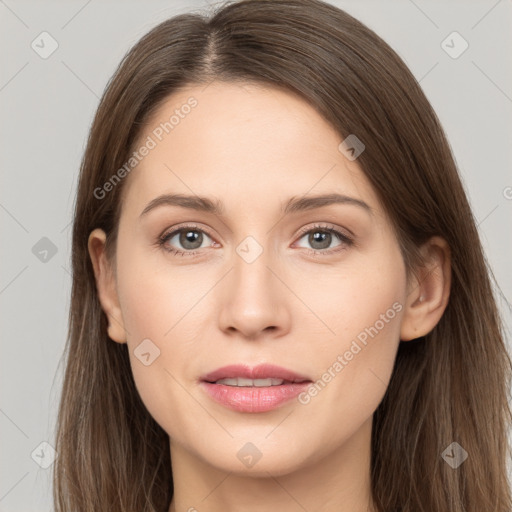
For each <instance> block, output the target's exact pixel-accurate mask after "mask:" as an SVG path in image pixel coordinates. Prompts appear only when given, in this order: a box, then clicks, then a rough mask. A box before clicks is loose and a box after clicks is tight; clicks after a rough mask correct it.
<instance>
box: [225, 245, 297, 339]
mask: <svg viewBox="0 0 512 512" xmlns="http://www.w3.org/2000/svg"><path fill="white" fill-rule="evenodd" d="M271 260H272V258H271V257H270V254H269V253H268V252H267V251H265V250H264V251H263V253H262V254H261V255H260V256H259V257H258V258H257V259H256V260H255V261H252V262H251V263H248V262H247V261H245V260H244V259H243V258H242V257H239V256H238V254H236V255H234V264H233V268H232V270H231V272H229V274H228V275H227V276H226V277H225V278H224V279H223V286H222V289H221V291H220V293H221V295H222V297H221V311H220V314H219V317H218V318H219V327H220V329H221V330H222V331H223V332H225V333H226V334H228V335H230V336H233V335H234V334H235V333H238V334H239V335H240V336H242V337H243V338H247V339H250V340H256V339H261V338H268V337H280V336H283V335H284V334H285V333H286V332H288V331H289V329H290V309H289V307H288V301H289V297H290V295H291V292H290V291H289V289H288V288H287V287H286V286H285V284H283V282H282V281H285V282H286V279H285V278H284V276H282V275H280V274H282V271H281V270H280V269H279V267H276V265H275V264H273V263H272V261H271ZM278 276H279V277H278Z"/></svg>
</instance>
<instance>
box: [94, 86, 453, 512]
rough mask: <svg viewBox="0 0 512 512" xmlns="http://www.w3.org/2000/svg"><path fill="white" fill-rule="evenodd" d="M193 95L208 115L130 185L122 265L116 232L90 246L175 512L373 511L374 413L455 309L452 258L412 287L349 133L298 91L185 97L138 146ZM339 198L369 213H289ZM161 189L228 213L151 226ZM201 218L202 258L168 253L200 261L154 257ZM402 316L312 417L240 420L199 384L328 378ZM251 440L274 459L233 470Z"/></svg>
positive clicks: (443, 253)
mask: <svg viewBox="0 0 512 512" xmlns="http://www.w3.org/2000/svg"><path fill="white" fill-rule="evenodd" d="M191 96H193V97H194V98H196V99H197V101H198V105H197V107H195V109H193V110H192V111H191V112H190V114H188V115H187V116H186V117H184V119H181V120H180V123H179V125H177V126H176V127H175V128H174V129H173V131H172V132H170V133H169V134H168V135H167V136H166V137H164V138H163V140H162V141H161V142H159V143H158V145H157V146H156V147H155V148H154V149H152V150H151V151H150V152H149V154H148V155H147V156H146V157H145V158H144V159H143V160H142V162H141V163H140V164H139V165H138V166H137V167H136V169H135V170H134V171H132V173H131V174H130V175H129V176H128V178H125V179H126V180H127V182H126V183H125V186H126V188H125V189H124V195H123V204H122V212H121V218H120V225H119V235H118V240H117V246H116V256H115V266H114V265H113V263H114V262H110V261H108V260H107V258H106V256H105V252H104V243H105V233H103V231H101V230H99V229H96V230H94V231H93V232H92V233H91V235H90V238H89V251H90V255H91V260H92V262H93V266H94V270H95V275H96V282H97V289H98V295H99V299H100V302H101V305H102V308H103V310H104V311H105V313H106V315H107V317H108V320H109V328H108V334H109V337H110V338H111V340H113V342H117V343H127V344H128V349H129V353H130V359H131V365H132V370H133V375H134V379H135V382H136V385H137V389H138V391H139V393H140V395H141V398H142V400H143V402H144V404H145V405H146V407H147V409H148V411H149V413H150V414H151V415H152V416H153V417H154V418H155V420H156V421H157V422H158V423H159V425H161V427H162V428H163V429H164V430H165V431H166V432H167V433H168V434H169V436H170V450H171V460H172V470H173V478H174V497H173V500H172V502H171V504H170V507H169V512H176V511H180V512H182V511H191V512H192V511H193V510H197V511H198V512H202V511H208V512H214V511H219V512H220V511H222V512H230V511H233V512H234V511H239V510H244V511H245V512H260V511H268V510H281V511H286V512H291V511H294V512H295V511H303V510H304V509H305V510H308V511H322V512H330V511H335V510H336V511H347V512H348V511H350V512H363V511H367V510H373V505H372V502H371V493H370V436H371V428H372V425H371V422H372V417H373V413H374V411H375V409H376V408H377V406H378V405H379V403H380V402H381V400H382V398H383V396H384V393H385V391H386V388H387V385H388V382H389V379H390V376H391V372H392V368H393V363H394V359H395V356H396V352H397V348H398V343H399V341H400V339H402V340H404V341H405V340H410V339H414V338H417V337H419V336H422V335H424V334H427V333H428V332H429V331H431V330H432V329H433V327H434V326H435V325H436V324H437V322H438V321H439V319H440V318H441V316H442V314H443V312H444V310H445V307H446V304H447V301H448V296H449V286H450V262H449V250H448V247H447V245H446V243H445V242H444V240H443V239H441V238H438V237H435V238H433V239H431V240H430V241H429V243H427V244H425V246H423V247H422V251H423V254H424V255H425V257H426V259H427V263H426V265H425V267H424V268H420V269H419V270H418V277H417V278H416V277H414V278H411V280H410V281H407V278H406V269H405V266H404V262H403V259H402V257H401V253H400V249H399V245H398V241H397V239H396V236H395V234H394V231H393V227H392V225H391V224H390V221H389V219H388V218H387V216H386V215H385V213H384V211H383V209H382V207H381V205H380V203H379V200H378V198H377V196H376V194H375V192H374V191H373V189H372V187H371V186H370V184H369V182H368V180H367V179H366V177H365V175H364V173H363V171H362V170H361V168H360V167H359V165H358V163H357V159H356V160H354V161H350V160H348V159H347V158H346V157H345V156H344V155H343V154H342V153H341V152H340V151H339V150H338V145H339V143H340V142H341V141H342V138H341V137H340V135H339V134H338V133H336V131H335V130H334V129H333V128H332V127H331V126H330V125H329V124H328V123H327V122H326V121H325V120H324V119H323V118H322V117H321V116H320V115H319V114H318V113H317V112H316V111H315V110H314V109H313V108H312V107H311V106H309V105H308V104H307V103H305V102H304V101H303V100H302V99H300V98H299V97H297V96H295V95H293V94H292V93H289V92H284V91H283V90H280V89H276V88H268V87H263V86H256V85H249V84H233V83H220V82H214V83H212V84H210V85H209V86H208V87H206V88H205V87H204V86H194V85H191V86H189V87H188V88H186V89H183V90H181V91H179V92H176V93H174V94H173V95H171V96H170V97H169V98H167V100H166V102H165V103H164V104H162V105H161V107H160V108H159V109H158V110H157V111H156V112H155V114H154V115H153V117H152V118H151V119H150V120H149V122H148V123H147V125H146V127H145V129H144V130H143V131H142V133H141V135H140V139H139V140H141V141H144V140H145V139H146V137H147V136H148V135H150V134H151V133H152V130H153V129H154V128H155V127H156V126H158V124H159V123H160V122H161V121H164V120H167V119H169V116H170V115H171V114H172V113H173V111H174V110H175V109H176V108H179V106H180V105H182V104H184V103H185V102H186V101H187V99H188V98H190V97H191ZM332 192H338V193H340V194H343V195H346V196H350V197H352V198H357V199H359V200H361V201H364V202H365V203H367V204H368V205H369V207H370V209H371V211H370V212H369V211H367V210H365V209H364V208H361V207H359V206H356V205H353V204H331V205H327V206H322V207H320V208H316V209H314V210H310V211H302V212H295V213H290V214H288V215H286V216H283V215H282V213H281V212H280V207H281V204H282V203H284V202H286V201H287V200H288V199H289V198H290V197H292V196H294V197H296V198H300V197H302V196H304V195H306V196H311V195H316V194H323V193H332ZM164 193H182V194H197V195H200V196H208V197H217V198H219V199H220V200H221V201H222V203H223V206H224V212H223V214H222V216H216V215H213V214H211V213H206V212H200V211H195V210H191V209H187V208H183V207H178V206H169V205H167V206H160V207H158V208H155V209H153V210H152V211H150V212H148V213H147V214H146V215H143V216H142V217H140V215H141V212H142V211H143V210H144V209H145V207H146V206H147V205H148V203H149V202H150V201H151V200H153V199H154V198H155V197H157V196H159V195H161V194H164ZM189 222H192V223H194V224H196V225H197V226H198V228H199V229H204V230H205V232H204V233H205V234H203V243H202V244H201V247H200V248H199V249H194V247H193V248H192V249H187V247H191V245H189V246H184V245H183V243H180V240H179V236H177V235H174V236H173V238H172V240H169V241H168V242H167V247H169V246H173V247H174V248H177V249H180V250H182V251H187V250H189V251H191V250H196V251H197V254H196V256H187V255H173V254H171V253H169V252H166V251H165V250H164V248H163V247H161V246H158V243H157V240H158V238H159V236H161V235H162V234H165V232H167V233H169V232H171V231H172V230H173V229H175V228H178V227H180V226H181V225H182V224H183V223H189ZM316 224H320V225H321V226H325V225H328V226H333V227H334V228H336V229H338V230H339V231H340V232H342V233H343V234H350V233H352V234H353V239H354V243H353V244H351V245H350V244H347V243H345V242H343V241H340V239H338V238H337V237H336V236H335V235H332V238H331V239H330V243H329V239H328V240H327V242H325V245H323V246H322V245H321V243H320V242H318V241H316V242H315V240H314V239H312V234H313V233H315V232H317V231H320V233H323V231H322V229H321V228H315V225H316ZM301 228H311V230H313V233H311V232H309V235H311V236H308V233H306V234H300V233H299V230H300V229H301ZM186 231H189V229H186V228H185V232H186ZM178 235H179V234H178ZM247 236H251V237H253V238H254V239H255V240H256V241H257V242H258V244H260V246H261V248H262V249H263V252H262V253H261V254H260V255H259V257H257V258H256V259H255V261H253V262H251V263H248V262H247V261H245V260H244V259H243V258H242V257H240V256H239V254H238V253H237V251H236V249H237V247H238V246H239V244H240V243H241V242H242V241H243V240H244V239H245V238H246V237H247ZM185 242H186V241H185ZM199 243H200V242H197V244H196V246H195V247H198V246H199ZM323 247H326V248H323ZM312 249H316V250H317V254H314V253H313V251H312ZM321 251H324V252H323V253H322V252H321ZM329 251H330V252H329ZM393 304H399V305H400V306H401V310H400V311H398V312H396V315H394V318H393V319H392V320H389V321H388V322H386V323H385V326H384V327H383V328H382V329H380V330H379V332H378V334H377V335H376V336H374V337H373V338H370V339H369V341H368V343H367V345H366V346H364V348H363V349H362V350H361V351H360V352H358V353H357V354H356V355H354V356H353V358H352V359H351V360H350V361H347V364H346V366H344V367H343V369H342V371H339V372H338V373H336V376H335V377H334V378H332V379H331V381H330V382H328V383H327V385H326V386H325V387H324V388H323V389H322V390H321V391H320V392H318V394H317V395H316V396H314V397H312V398H311V400H310V401H309V403H307V404H305V405H304V404H301V403H299V402H298V401H297V399H294V400H291V401H290V402H287V403H285V404H283V405H281V406H280V407H278V408H277V409H274V410H272V411H270V412H266V413H254V414H251V413H241V412H236V411H233V410H230V409H228V408H225V407H223V406H222V405H220V404H218V403H216V402H214V401H213V400H212V399H210V397H209V396H208V395H206V394H205V393H204V392H203V390H202V389H201V388H200V386H199V378H200V377H201V376H202V375H204V374H205V373H207V372H210V371H213V370H215V369H217V368H219V367H221V366H224V365H227V364H233V363H246V364H249V365H256V364H259V363H264V362H268V363H274V364H277V365H280V366H284V367H285V368H289V369H291V370H294V371H296V372H298V373H301V374H304V375H306V376H308V377H309V378H310V379H311V380H313V381H315V382H316V381H317V380H318V379H321V378H322V375H323V374H324V373H325V372H326V370H327V369H328V368H329V367H332V365H333V363H334V362H335V361H336V360H337V357H338V355H340V354H341V355H343V354H344V353H345V352H346V351H347V350H349V349H350V346H351V343H352V341H353V340H354V339H356V337H357V335H358V334H360V333H361V332H362V331H364V329H365V328H366V327H369V326H373V325H375V324H376V321H377V320H379V318H380V315H382V314H385V313H386V311H387V310H389V309H390V308H391V307H392V305H393ZM146 338H149V339H150V340H151V342H152V343H153V344H154V345H156V346H157V347H158V348H159V350H160V356H159V357H157V358H156V359H155V360H154V361H153V362H152V363H151V364H150V365H149V366H145V365H144V364H142V363H141V362H140V360H139V359H138V358H137V357H135V355H134V350H135V349H136V348H137V346H138V345H139V344H140V343H141V342H142V340H144V339H146ZM247 442H251V443H253V444H254V445H255V446H256V447H257V448H258V450H259V451H260V452H261V454H262V456H261V458H260V459H259V460H258V462H257V463H256V464H254V465H253V466H252V467H250V468H249V467H246V466H245V465H244V464H243V463H242V462H241V461H240V459H239V458H238V457H237V452H238V451H239V450H240V449H241V448H242V447H243V446H244V445H246V443H247Z"/></svg>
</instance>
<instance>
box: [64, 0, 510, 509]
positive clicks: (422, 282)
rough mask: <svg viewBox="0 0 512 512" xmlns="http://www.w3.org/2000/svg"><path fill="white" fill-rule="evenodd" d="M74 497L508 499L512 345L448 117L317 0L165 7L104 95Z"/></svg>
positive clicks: (74, 315) (68, 467) (75, 355)
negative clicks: (446, 129) (202, 11)
mask: <svg viewBox="0 0 512 512" xmlns="http://www.w3.org/2000/svg"><path fill="white" fill-rule="evenodd" d="M73 270H74V272H73V291H72V304H71V313H70V332H69V342H68V346H67V349H68V353H67V358H68V359H67V369H66V375H65V381H64V388H63V394H62V400H61V405H60V410H59V417H58V432H57V439H56V445H57V451H58V453H59V457H58V459H57V461H56V463H55V473H54V479H55V480H54V481H55V486H54V497H55V503H56V510H58V511H71V510H73V511H75V510H76V511H89V510H91V511H92V510H109V511H113V510H119V511H143V510H144V511H162V512H165V511H169V512H176V511H178V510H179V511H182V510H189V511H193V510H197V511H199V512H201V511H221V510H222V511H224V510H243V511H256V510H258V511H261V510H285V511H291V510H318V511H322V512H325V511H329V512H330V511H335V510H336V511H338V510H339V511H342V510H343V511H351V512H353V511H379V512H384V511H385V512H390V511H403V512H405V511H410V512H417V511H429V512H432V511H438V512H446V511H448V510H450V511H451V512H462V511H465V512H481V511H482V510H489V511H490V510H492V511H500V512H502V511H503V512H504V511H508V510H510V508H511V507H510V505H511V499H510V491H509V488H508V482H507V474H506V461H507V458H506V457H507V454H508V449H509V447H508V444H507V438H506V436H507V431H508V428H509V426H510V410H509V408H508V403H507V389H508V386H509V383H510V359H509V356H508V354H507V352H506V348H505V345H504V341H503V335H502V328H501V324H500V319H499V316H498V313H497V309H496V304H495V301H494V298H493V294H492V289H491V286H490V279H489V271H488V269H487V267H486V263H485V259H484V256H483V253H482V248H481V245H480V241H479V238H478V234H477V230H476V227H475V223H474V220H473V216H472V213H471V210H470V207H469V205H468V201H467V198H466V196H465V193H464V190H463V187H462V185H461V182H460V179H459V176H458V173H457V169H456V166H455V163H454V160H453V157H452V155H451V152H450V149H449V145H448V143H447V141H446V138H445V135H444V133H443V130H442V128H441V126H440V123H439V121H438V119H437V117H436V115H435V113H434V112H433V110H432V108H431V106H430V104H429V103H428V101H427V99H426V98H425V95H424V94H423V92H422V91H421V89H420V87H419V85H418V83H417V82H416V80H415V79H414V77H413V76H412V74H411V73H410V72H409V70H408V69H407V67H406V66H405V64H404V63H403V62H402V61H401V59H400V58H399V57H398V56H397V55H396V53H395V52H394V51H393V50H392V49H391V48H390V47H389V46H388V45H387V44H386V43H385V42H384V41H383V40H382V39H380V38H379V37H378V36H377V35H376V34H375V33H373V32H372V31H371V30H369V29H368V28H367V27H365V26H364V25H362V24H361V23H360V22H358V21H357V20H355V19H354V18H352V17H351V16H349V15H348V14H346V13H345V12H343V11H342V10H340V9H337V8H335V7H334V6H331V5H328V4H326V3H323V2H320V1H317V0H286V1H285V0H277V1H266V0H263V1H262V0H244V1H241V2H236V3H232V4H228V5H225V6H224V7H222V8H220V9H219V10H218V12H216V13H214V14H213V15H212V16H211V17H210V18H205V17H201V16H199V15H193V14H187V15H181V16H176V17H174V18H172V19H169V20H167V21H165V22H163V23H161V24H160V25H158V26H157V27H156V28H154V29H153V30H151V31H150V32H149V33H148V34H147V35H146V36H144V37H143V38H142V39H141V40H140V41H139V42H138V43H137V44H136V45H135V46H134V47H133V48H132V50H131V51H130V52H129V53H128V54H127V56H126V57H125V58H124V60H123V62H122V63H121V64H120V66H119V69H118V70H117V71H116V73H115V75H114V77H113V79H112V80H111V82H110V83H109V85H108V87H107V90H106V92H105V94H104V96H103V98H102V100H101V103H100V105H99V107H98V111H97V113H96V117H95V120H94V123H93V126H92V128H91V133H90V137H89V140H88V144H87V148H86V151H85V155H84V158H83V162H82V166H81V171H80V180H79V185H78V194H77V201H76V210H75V219H74V231H73Z"/></svg>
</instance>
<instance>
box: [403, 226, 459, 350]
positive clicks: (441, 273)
mask: <svg viewBox="0 0 512 512" xmlns="http://www.w3.org/2000/svg"><path fill="white" fill-rule="evenodd" d="M421 253H422V255H423V257H424V261H425V263H424V265H422V266H421V267H419V268H418V269H417V273H416V276H414V278H413V279H412V281H411V282H410V283H409V286H408V288H409V289H408V295H407V299H406V303H405V308H404V309H405V312H404V315H403V317H402V325H401V331H400V340H401V341H409V340H413V339H416V338H420V337H422V336H425V335H426V334H428V333H429V332H430V331H432V329H433V328H434V327H435V326H436V325H437V323H438V322H439V320H440V319H441V317H442V316H443V313H444V311H445V309H446V305H447V304H448V299H449V296H450V284H451V259H450V248H449V246H448V244H447V242H446V241H445V240H444V239H443V238H441V237H438V236H435V237H432V238H431V239H430V240H429V241H428V242H426V243H425V244H424V245H423V246H422V247H421Z"/></svg>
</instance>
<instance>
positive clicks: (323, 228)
mask: <svg viewBox="0 0 512 512" xmlns="http://www.w3.org/2000/svg"><path fill="white" fill-rule="evenodd" d="M182 231H198V232H201V233H204V234H206V235H208V236H209V237H210V238H213V237H212V236H211V235H210V234H209V233H208V231H206V230H204V229H202V228H199V227H198V226H197V225H195V224H190V225H183V226H180V227H179V228H178V229H174V230H173V231H171V232H169V233H164V234H163V235H161V236H159V237H158V240H157V245H158V246H159V247H161V248H162V249H163V250H164V251H167V252H169V253H172V254H175V255H181V256H185V255H187V256H189V257H192V256H195V255H196V254H198V252H199V251H198V250H195V251H182V250H180V249H174V248H169V247H167V246H166V243H167V242H168V241H169V240H170V239H171V238H173V236H174V235H176V234H177V233H181V232H182ZM317 231H320V232H325V233H331V234H333V235H335V236H336V237H337V238H338V239H339V241H340V242H341V245H340V246H337V247H335V248H334V249H325V250H318V249H307V250H308V252H309V253H310V254H311V253H313V254H314V255H317V254H320V255H321V256H326V255H330V254H333V253H337V252H339V251H342V250H344V249H345V247H343V244H344V245H345V246H348V247H350V246H352V245H354V240H353V239H352V238H351V237H349V236H348V235H346V234H344V233H342V232H341V231H339V230H337V229H335V228H334V227H333V226H330V225H320V224H315V225H314V226H313V227H310V228H305V229H302V230H301V231H300V232H299V234H298V237H299V238H298V240H300V239H301V238H303V237H304V235H307V234H308V233H311V232H317Z"/></svg>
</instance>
